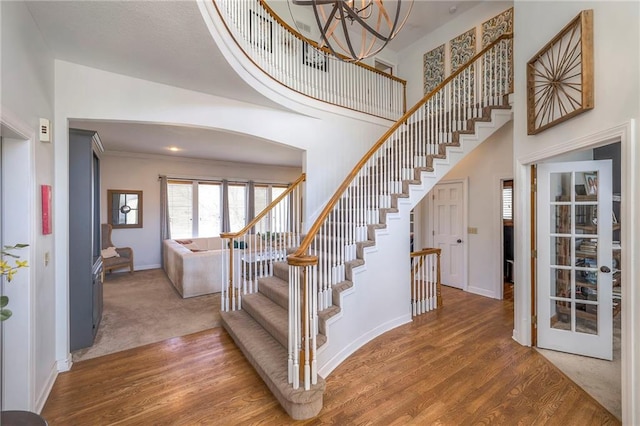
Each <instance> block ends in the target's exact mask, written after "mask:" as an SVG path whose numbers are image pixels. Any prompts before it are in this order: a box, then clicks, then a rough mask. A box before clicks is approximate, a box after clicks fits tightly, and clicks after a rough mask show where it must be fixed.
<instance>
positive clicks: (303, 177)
mask: <svg viewBox="0 0 640 426" xmlns="http://www.w3.org/2000/svg"><path fill="white" fill-rule="evenodd" d="M306 179H307V175H306V173H303V174H301V175H300V177H299V178H298V179H296V180H295V182H293V183H292V184H291V185H289V187H288V188H287V190H286V191H284V192H283V193H282V194H280V195H279V196H278V198H276V199H275V200H273V201H272V202H271V204H269V205H268V206H267V207H266V208H265V209H264V210H262V211H261V212H260V213H259V214H258V216H256V217H254V218H253V220H252V221H251V222H249V224H248V225H247V226H245V227H244V228H242V230H240V231H238V232H223V233H221V234H220V238H238V237H241V236H242V235H245V234H246V233H247V232H249V230H250V229H251V228H253V227H254V226H255V225H257V224H258V222H259V221H260V219H262V218H263V217H265V216H266V215H267V213H269V212H270V211H271V210H272V209H273V208H274V207H275V206H276V205H277V204H278V203H279V202H280V201H282V200H283V199H284V198H285V197H286V196H287V195H289V194H291V192H292V191H293V190H294V189H296V187H297V186H298V185H299V184H300V183H302V182H304V181H305V180H306Z"/></svg>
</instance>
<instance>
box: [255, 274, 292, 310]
mask: <svg viewBox="0 0 640 426" xmlns="http://www.w3.org/2000/svg"><path fill="white" fill-rule="evenodd" d="M258 288H259V291H260V293H262V294H264V295H265V296H266V297H268V298H269V299H271V300H272V301H273V302H275V303H276V304H278V305H279V306H281V307H282V308H283V309H285V310H286V309H289V283H288V282H286V281H284V280H282V279H280V278H278V277H276V276H271V277H261V278H259V279H258Z"/></svg>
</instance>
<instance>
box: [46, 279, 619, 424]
mask: <svg viewBox="0 0 640 426" xmlns="http://www.w3.org/2000/svg"><path fill="white" fill-rule="evenodd" d="M443 296H444V300H445V306H444V307H443V308H442V309H440V310H436V311H433V312H429V313H427V314H426V315H423V316H421V317H419V318H417V319H416V320H414V321H413V322H412V323H410V324H406V325H404V326H401V327H398V328H397V329H395V330H392V331H391V332H388V333H385V334H384V335H382V336H380V337H378V338H377V339H375V340H374V341H372V342H370V343H369V344H367V345H365V346H364V347H362V348H361V349H359V350H358V351H357V352H356V353H355V354H354V355H353V356H351V357H350V358H349V359H348V360H346V361H345V362H343V363H342V364H341V365H340V366H339V367H338V368H337V369H336V370H335V371H334V372H333V373H332V374H331V375H330V376H329V377H328V378H327V391H326V393H325V395H324V408H323V409H322V411H321V413H320V415H319V416H318V417H316V418H315V419H312V420H308V421H306V422H294V421H292V420H291V419H290V418H289V417H288V416H287V414H286V413H285V412H284V410H283V409H282V408H281V407H280V405H279V404H278V402H277V401H276V400H275V398H274V397H273V395H271V393H270V392H269V390H268V389H267V387H266V385H265V384H264V383H263V382H262V380H261V379H260V377H259V376H258V375H257V374H256V373H255V371H254V370H253V369H252V368H251V366H250V365H249V363H248V362H247V361H246V360H245V358H244V357H243V356H242V354H241V352H240V351H239V350H238V349H237V348H236V346H235V345H234V343H233V341H232V340H231V338H230V337H229V335H228V334H227V333H226V332H225V331H224V330H223V329H221V328H215V329H211V330H206V331H203V332H199V333H195V334H192V335H188V336H183V337H179V338H174V339H170V340H167V341H164V342H159V343H154V344H151V345H147V346H144V347H140V348H136V349H131V350H128V351H124V352H121V353H117V354H111V355H107V356H104V357H100V358H95V359H91V360H87V361H81V362H78V363H76V364H74V366H73V368H72V369H71V371H69V372H66V373H62V374H60V375H59V376H58V379H57V380H56V383H55V385H54V387H53V389H52V391H51V394H50V396H49V399H48V401H47V403H46V405H45V407H44V410H43V412H42V415H43V416H44V417H45V419H47V421H48V422H49V424H50V425H52V426H56V425H172V426H173V425H196V424H198V425H200V424H202V425H208V424H212V425H213V424H215V425H219V424H220V425H227V424H229V425H235V424H265V425H273V424H278V425H281V424H308V425H321V424H340V425H345V424H372V425H405V424H419V425H425V424H442V425H466V424H487V425H489V424H526V425H538V424H545V425H563V426H566V425H574V424H580V425H601V424H602V425H609V424H611V425H617V424H620V422H619V421H618V420H617V419H616V418H615V417H614V416H613V415H612V414H610V413H609V412H608V411H606V410H605V409H604V408H603V407H602V406H601V405H600V404H598V403H597V402H596V401H595V400H594V399H593V398H592V397H590V396H589V395H588V394H586V393H585V392H584V391H582V390H581V389H580V388H579V387H577V386H576V385H575V384H574V383H573V382H572V381H571V380H569V379H568V378H567V377H566V376H565V375H564V374H562V373H561V372H560V371H559V370H558V369H557V368H556V367H554V366H553V365H552V364H550V363H549V362H548V361H547V360H546V359H545V358H543V357H542V356H541V355H539V354H538V353H537V352H536V351H535V350H533V349H531V348H527V347H523V346H520V345H518V344H517V343H516V342H514V341H513V340H512V338H511V335H512V331H513V311H512V309H513V305H512V302H502V301H497V300H492V299H487V298H484V297H480V296H475V295H471V294H468V293H464V292H461V291H458V290H454V289H450V288H444V289H443Z"/></svg>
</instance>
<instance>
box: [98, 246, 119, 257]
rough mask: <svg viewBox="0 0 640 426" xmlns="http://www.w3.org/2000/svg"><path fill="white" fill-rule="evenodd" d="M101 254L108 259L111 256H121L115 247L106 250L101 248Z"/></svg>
mask: <svg viewBox="0 0 640 426" xmlns="http://www.w3.org/2000/svg"><path fill="white" fill-rule="evenodd" d="M100 254H101V255H102V257H103V258H104V259H108V258H110V257H120V255H119V254H118V252H117V251H116V248H115V247H107V248H106V249H104V250H100Z"/></svg>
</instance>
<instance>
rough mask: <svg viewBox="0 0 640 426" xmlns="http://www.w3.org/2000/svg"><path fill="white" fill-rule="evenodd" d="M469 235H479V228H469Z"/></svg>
mask: <svg viewBox="0 0 640 426" xmlns="http://www.w3.org/2000/svg"><path fill="white" fill-rule="evenodd" d="M467 233H469V234H477V233H478V228H472V227H469V228H468V229H467Z"/></svg>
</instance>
